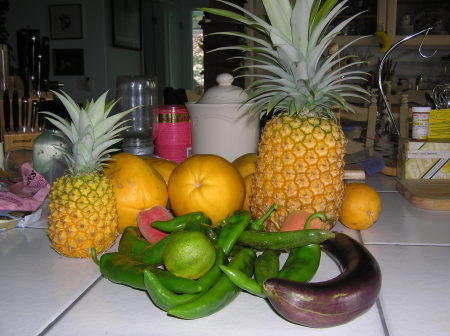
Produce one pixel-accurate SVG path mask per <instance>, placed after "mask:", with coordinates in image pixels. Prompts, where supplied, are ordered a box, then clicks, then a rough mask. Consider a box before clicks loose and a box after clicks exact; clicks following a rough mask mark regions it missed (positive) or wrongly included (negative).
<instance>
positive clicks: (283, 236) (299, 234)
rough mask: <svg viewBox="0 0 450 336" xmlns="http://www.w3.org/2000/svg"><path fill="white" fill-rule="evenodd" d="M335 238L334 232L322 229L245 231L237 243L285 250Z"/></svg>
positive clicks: (263, 248) (259, 247)
mask: <svg viewBox="0 0 450 336" xmlns="http://www.w3.org/2000/svg"><path fill="white" fill-rule="evenodd" d="M333 237H334V233H333V232H331V231H326V230H321V229H309V230H297V231H285V232H255V231H244V232H242V234H241V235H240V237H239V239H238V241H237V243H238V244H241V245H244V246H247V247H251V248H254V249H257V250H266V249H270V250H285V249H292V248H296V247H300V246H305V245H309V244H320V243H322V242H324V241H325V240H327V239H329V238H333Z"/></svg>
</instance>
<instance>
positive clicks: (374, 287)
mask: <svg viewBox="0 0 450 336" xmlns="http://www.w3.org/2000/svg"><path fill="white" fill-rule="evenodd" d="M321 247H322V249H323V250H324V251H325V252H326V253H327V254H328V255H329V256H330V257H331V258H333V259H334V260H335V261H336V263H337V264H338V265H339V267H340V269H341V274H339V275H338V276H337V277H335V278H333V279H330V280H327V281H323V282H309V283H304V282H296V281H291V280H286V279H279V278H272V279H267V280H266V281H265V282H264V284H263V287H264V292H265V293H266V295H267V298H268V299H269V301H270V303H271V305H272V306H273V308H274V309H275V310H276V311H277V312H278V313H279V314H280V315H281V316H283V317H284V318H285V319H287V320H289V321H291V322H293V323H296V324H300V325H304V326H307V327H313V328H326V327H334V326H337V325H340V324H344V323H347V322H349V321H351V320H353V319H354V318H356V317H358V316H360V315H361V314H363V313H364V312H366V311H367V310H368V309H369V308H370V307H372V305H373V304H374V303H375V300H376V299H377V297H378V294H379V292H380V288H381V271H380V267H379V265H378V262H377V261H376V260H375V258H374V257H373V256H372V254H371V253H370V252H369V251H368V250H367V249H366V248H365V247H364V246H363V245H362V244H360V243H359V242H357V241H356V240H354V239H352V238H350V237H349V236H347V235H345V234H343V233H336V236H335V238H331V239H328V240H326V241H325V242H323V243H322V244H321Z"/></svg>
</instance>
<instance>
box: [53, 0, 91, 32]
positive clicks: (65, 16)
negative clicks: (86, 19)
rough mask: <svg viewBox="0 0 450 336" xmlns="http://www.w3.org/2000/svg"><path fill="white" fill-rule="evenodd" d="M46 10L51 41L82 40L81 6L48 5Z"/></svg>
mask: <svg viewBox="0 0 450 336" xmlns="http://www.w3.org/2000/svg"><path fill="white" fill-rule="evenodd" d="M48 9H49V18H50V38H51V39H52V40H62V39H82V38H83V17H82V8H81V4H67V5H66V4H64V5H49V6H48Z"/></svg>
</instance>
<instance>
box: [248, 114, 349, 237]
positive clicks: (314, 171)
mask: <svg viewBox="0 0 450 336" xmlns="http://www.w3.org/2000/svg"><path fill="white" fill-rule="evenodd" d="M346 142H347V140H346V138H345V136H344V133H343V131H342V128H341V127H340V126H339V125H338V124H336V122H335V121H334V120H332V119H328V118H317V117H306V116H290V115H288V114H287V113H282V114H279V115H276V116H274V117H273V118H272V119H270V120H269V121H268V122H267V124H266V125H265V127H264V129H263V132H262V134H261V138H260V141H259V144H258V156H257V160H256V169H255V173H254V177H253V182H252V193H251V199H250V209H251V212H252V215H253V217H254V218H259V217H261V216H262V215H263V214H264V213H265V212H266V211H267V210H268V209H269V207H270V206H271V205H272V204H274V203H276V204H277V205H278V209H277V211H275V212H274V213H273V214H272V215H271V217H270V218H269V219H268V220H267V221H266V224H265V230H266V231H278V230H279V229H280V227H281V225H282V224H283V222H284V220H285V218H286V216H287V215H288V214H290V213H292V212H295V211H298V210H303V211H307V212H310V213H315V212H323V213H324V214H325V215H326V217H327V222H326V223H325V228H326V229H331V228H332V227H333V225H334V224H335V222H336V221H337V219H338V214H339V208H340V206H341V203H342V199H343V194H344V180H343V177H344V165H345V162H344V155H345V145H346Z"/></svg>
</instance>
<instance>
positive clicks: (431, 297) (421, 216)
mask: <svg viewBox="0 0 450 336" xmlns="http://www.w3.org/2000/svg"><path fill="white" fill-rule="evenodd" d="M366 182H367V183H368V184H370V185H372V186H374V187H375V188H376V189H377V190H378V191H379V192H380V197H381V199H382V204H383V210H382V213H381V215H380V218H379V220H378V221H377V222H376V223H375V224H374V226H373V227H371V228H369V229H367V230H364V231H361V232H359V231H353V230H349V229H346V228H345V227H343V226H342V225H341V224H338V225H336V227H335V228H334V229H335V230H336V231H342V232H345V233H347V234H349V235H350V236H352V237H354V238H356V239H358V240H359V241H361V242H363V243H364V244H365V245H366V247H367V248H368V249H369V251H370V252H371V253H372V254H373V255H374V257H375V258H376V259H377V261H378V263H379V264H380V268H381V272H382V277H383V283H382V288H381V293H380V296H379V299H378V301H377V303H376V304H375V305H374V306H373V307H372V308H371V309H370V310H369V311H367V312H366V313H365V314H363V315H362V316H360V317H358V318H356V319H355V320H353V321H351V322H349V323H347V324H345V325H342V326H338V327H334V328H327V329H312V328H306V327H302V326H299V325H295V324H293V323H290V322H287V321H286V320H284V319H283V318H281V317H280V316H279V315H277V314H276V313H275V312H274V311H273V310H272V309H271V307H270V305H269V304H268V303H267V302H266V301H265V300H263V299H260V298H257V297H255V296H252V295H250V294H247V293H241V294H240V295H239V296H238V297H237V298H236V300H235V301H234V302H232V303H231V304H230V305H228V306H227V307H226V308H225V309H223V310H221V311H219V312H218V313H216V314H214V315H212V316H209V317H206V318H202V319H199V320H192V321H187V320H180V319H176V318H172V317H168V316H167V315H166V314H165V313H164V312H163V311H161V310H159V309H158V308H156V307H155V306H154V305H153V304H152V302H151V301H150V299H149V297H148V296H147V294H146V293H145V292H144V291H138V290H134V289H131V288H129V287H126V286H122V285H117V284H114V283H112V282H110V281H108V280H106V279H104V278H102V277H101V276H100V274H99V271H98V268H97V266H96V265H95V264H94V263H93V262H92V261H91V260H89V259H84V260H83V259H71V258H65V257H62V256H60V255H58V254H57V253H56V252H54V251H53V250H52V249H51V248H50V245H49V241H48V238H47V236H46V226H45V220H43V221H40V222H37V223H36V225H32V227H27V228H22V229H18V228H14V229H10V230H7V231H2V232H0V288H1V289H0V309H1V314H0V335H8V336H14V335H18V336H22V335H24V336H29V335H157V336H164V335H181V336H184V335H186V336H187V335H195V336H203V335H212V334H214V335H217V336H219V335H233V336H241V335H249V334H255V335H258V336H265V335H270V336H273V335H283V336H284V335H286V336H287V335H296V336H297V335H327V336H328V335H331V336H332V335H358V336H360V335H364V336H366V335H369V336H370V335H374V336H375V335H376V336H378V335H380V336H387V335H389V336H404V335H408V336H415V335H418V336H419V335H420V336H423V335H424V334H426V335H433V336H440V335H450V319H449V318H448V312H449V311H450V286H448V285H447V283H448V279H449V278H450V267H448V260H449V258H450V212H433V211H425V210H420V209H416V208H414V207H412V206H411V204H410V203H409V202H408V201H406V200H405V199H404V198H403V197H402V196H401V195H400V194H399V193H398V192H396V190H395V179H394V178H392V177H387V176H384V175H378V174H377V175H373V176H369V177H368V178H367V181H366ZM44 216H45V214H44ZM112 250H116V247H113V248H112ZM322 260H323V262H321V265H320V268H319V271H318V273H317V275H316V276H315V278H314V279H313V281H320V280H325V279H329V278H332V277H334V276H335V275H337V274H338V268H337V266H336V265H335V264H334V262H333V261H332V260H331V259H330V258H329V257H328V256H326V255H324V257H323V259H322Z"/></svg>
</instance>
